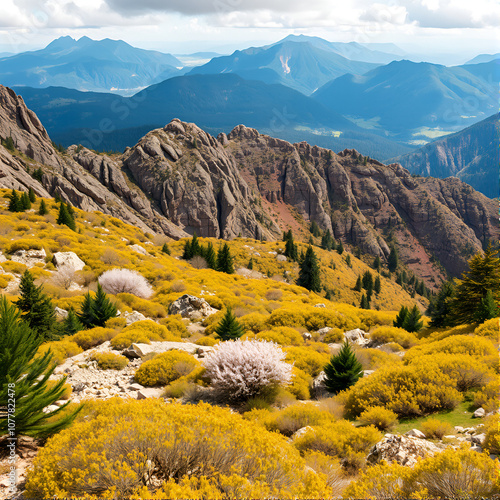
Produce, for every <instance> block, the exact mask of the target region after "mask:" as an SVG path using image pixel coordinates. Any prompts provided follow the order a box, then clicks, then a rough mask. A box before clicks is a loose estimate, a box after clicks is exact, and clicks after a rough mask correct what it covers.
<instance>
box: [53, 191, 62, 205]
mask: <svg viewBox="0 0 500 500" xmlns="http://www.w3.org/2000/svg"><path fill="white" fill-rule="evenodd" d="M54 201H55V202H56V203H61V202H62V200H61V196H60V195H59V193H54Z"/></svg>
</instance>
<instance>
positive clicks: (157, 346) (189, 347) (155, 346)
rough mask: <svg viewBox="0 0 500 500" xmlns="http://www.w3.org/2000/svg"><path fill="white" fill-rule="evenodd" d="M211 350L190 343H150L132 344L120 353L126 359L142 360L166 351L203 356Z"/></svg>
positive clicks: (208, 347)
mask: <svg viewBox="0 0 500 500" xmlns="http://www.w3.org/2000/svg"><path fill="white" fill-rule="evenodd" d="M212 349H213V348H212V347H210V346H199V345H196V344H192V343H191V342H151V344H140V343H138V344H132V345H131V346H130V347H128V348H127V349H125V350H124V351H122V354H123V355H124V356H127V357H128V358H143V357H144V356H147V355H148V354H151V353H154V354H161V353H163V352H167V351H172V350H178V351H185V352H187V353H189V354H193V355H197V354H202V355H203V356H204V355H205V353H207V352H210V351H211V350H212Z"/></svg>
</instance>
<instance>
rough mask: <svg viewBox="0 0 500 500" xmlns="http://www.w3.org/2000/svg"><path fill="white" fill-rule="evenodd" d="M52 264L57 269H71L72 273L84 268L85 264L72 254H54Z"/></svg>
mask: <svg viewBox="0 0 500 500" xmlns="http://www.w3.org/2000/svg"><path fill="white" fill-rule="evenodd" d="M52 262H53V264H54V266H56V267H57V268H58V269H61V268H71V269H73V271H81V270H82V269H83V268H84V267H85V262H83V260H82V259H80V257H78V255H76V253H74V252H56V253H55V254H54V256H53V257H52Z"/></svg>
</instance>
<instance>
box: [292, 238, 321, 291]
mask: <svg viewBox="0 0 500 500" xmlns="http://www.w3.org/2000/svg"><path fill="white" fill-rule="evenodd" d="M297 285H299V286H303V287H304V288H307V289H308V290H310V291H311V292H318V293H319V292H320V291H321V277H320V270H319V263H318V258H317V257H316V254H315V253H314V250H313V249H312V246H310V245H309V247H308V248H307V251H306V254H305V257H304V260H303V261H302V262H301V263H300V271H299V277H298V279H297Z"/></svg>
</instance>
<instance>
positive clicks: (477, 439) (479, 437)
mask: <svg viewBox="0 0 500 500" xmlns="http://www.w3.org/2000/svg"><path fill="white" fill-rule="evenodd" d="M485 441H486V434H484V432H483V433H482V434H476V435H475V436H472V442H473V443H474V444H478V445H480V446H482V445H483V443H484V442H485Z"/></svg>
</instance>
